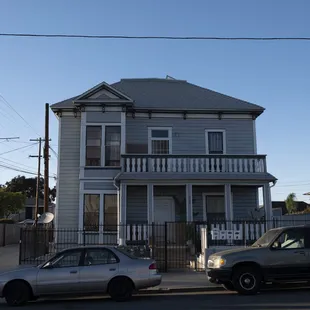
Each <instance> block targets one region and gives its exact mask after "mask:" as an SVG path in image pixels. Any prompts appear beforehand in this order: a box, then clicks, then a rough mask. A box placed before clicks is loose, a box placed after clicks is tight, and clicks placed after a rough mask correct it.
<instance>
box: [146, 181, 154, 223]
mask: <svg viewBox="0 0 310 310" xmlns="http://www.w3.org/2000/svg"><path fill="white" fill-rule="evenodd" d="M147 221H148V223H149V224H152V223H153V222H154V185H153V184H147Z"/></svg>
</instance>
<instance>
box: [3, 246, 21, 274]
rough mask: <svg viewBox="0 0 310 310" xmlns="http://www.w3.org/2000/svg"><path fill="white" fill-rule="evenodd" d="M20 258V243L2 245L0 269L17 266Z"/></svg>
mask: <svg viewBox="0 0 310 310" xmlns="http://www.w3.org/2000/svg"><path fill="white" fill-rule="evenodd" d="M18 258H19V244H13V245H7V246H4V247H0V271H2V270H7V269H10V268H12V267H15V266H17V265H18Z"/></svg>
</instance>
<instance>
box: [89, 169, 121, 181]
mask: <svg viewBox="0 0 310 310" xmlns="http://www.w3.org/2000/svg"><path fill="white" fill-rule="evenodd" d="M120 171H121V169H120V168H119V169H109V168H85V169H84V177H85V178H109V179H111V180H112V179H113V178H115V177H116V175H117V174H118V173H120Z"/></svg>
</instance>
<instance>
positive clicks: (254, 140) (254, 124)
mask: <svg viewBox="0 0 310 310" xmlns="http://www.w3.org/2000/svg"><path fill="white" fill-rule="evenodd" d="M253 144H254V145H253V150H254V154H257V138H256V121H255V119H253Z"/></svg>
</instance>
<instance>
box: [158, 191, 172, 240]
mask: <svg viewBox="0 0 310 310" xmlns="http://www.w3.org/2000/svg"><path fill="white" fill-rule="evenodd" d="M154 222H155V235H156V238H157V240H160V241H164V240H165V223H166V222H167V224H166V225H167V241H168V242H174V239H175V233H174V231H175V224H174V222H175V210H174V201H173V198H172V197H154Z"/></svg>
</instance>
